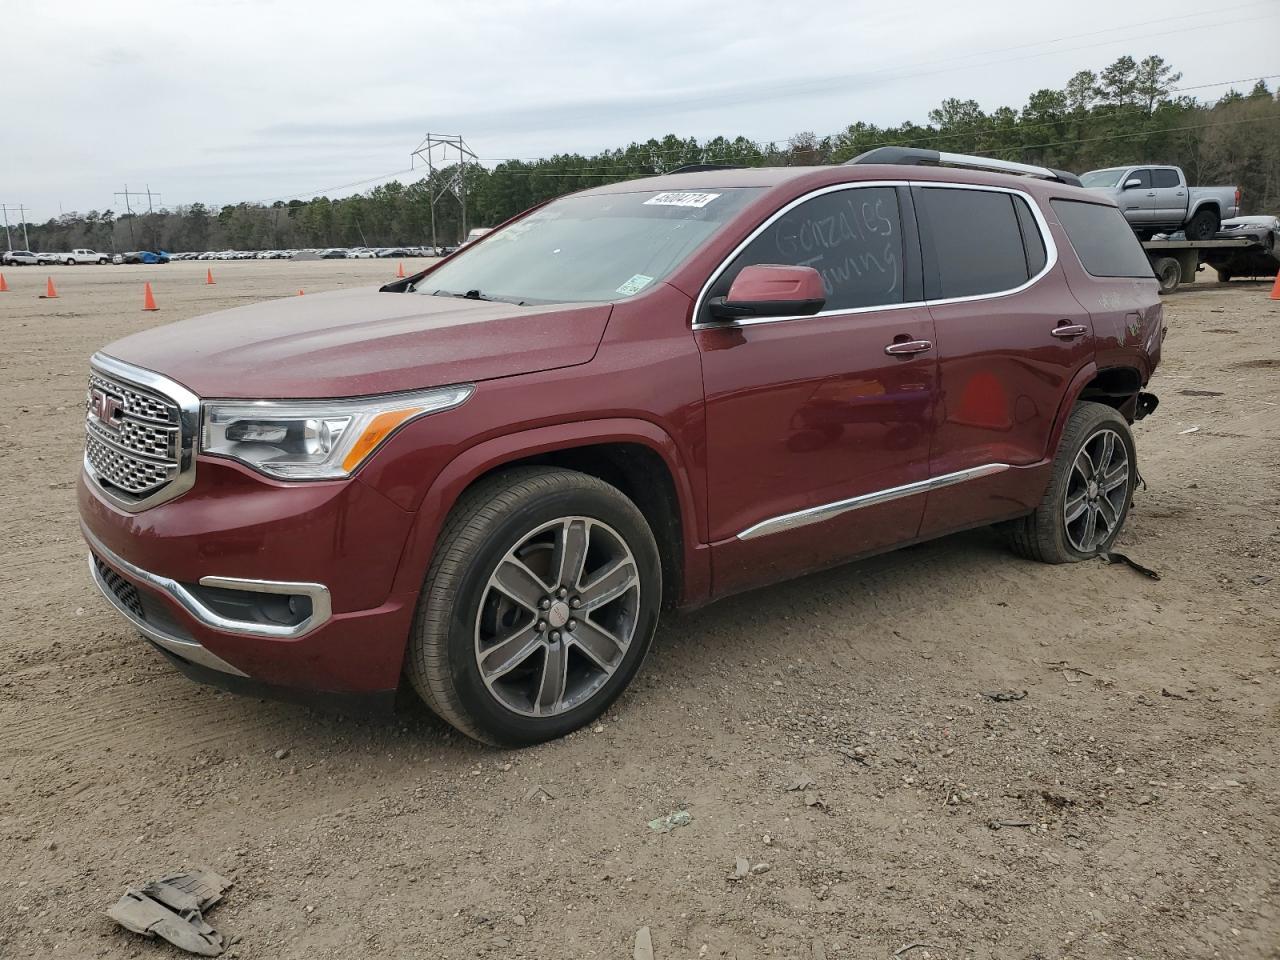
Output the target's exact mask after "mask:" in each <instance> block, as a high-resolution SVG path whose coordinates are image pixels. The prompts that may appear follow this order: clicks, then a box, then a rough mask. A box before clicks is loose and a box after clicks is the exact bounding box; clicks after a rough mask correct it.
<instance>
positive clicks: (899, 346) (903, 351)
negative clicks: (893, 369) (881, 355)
mask: <svg viewBox="0 0 1280 960" xmlns="http://www.w3.org/2000/svg"><path fill="white" fill-rule="evenodd" d="M932 349H933V341H932V340H895V341H894V342H893V343H891V344H889V345H888V346H887V347H885V348H884V352H885V353H887V354H889V356H891V357H909V356H911V355H912V354H913V353H924V351H926V350H932Z"/></svg>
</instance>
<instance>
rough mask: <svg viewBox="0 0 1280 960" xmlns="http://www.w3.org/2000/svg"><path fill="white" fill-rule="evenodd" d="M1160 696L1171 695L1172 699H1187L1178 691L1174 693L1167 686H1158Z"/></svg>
mask: <svg viewBox="0 0 1280 960" xmlns="http://www.w3.org/2000/svg"><path fill="white" fill-rule="evenodd" d="M1160 696H1162V697H1172V698H1173V699H1174V700H1185V699H1187V698H1186V697H1184V696H1183V695H1182V694H1180V693H1174V692H1173V691H1172V690H1170V689H1169V688H1168V687H1161V688H1160Z"/></svg>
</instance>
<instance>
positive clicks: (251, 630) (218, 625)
mask: <svg viewBox="0 0 1280 960" xmlns="http://www.w3.org/2000/svg"><path fill="white" fill-rule="evenodd" d="M81 530H82V532H83V533H84V538H85V540H87V541H88V542H89V546H90V547H91V548H92V549H93V551H94V553H96V554H97V555H98V556H99V557H101V558H102V559H103V560H105V561H106V562H107V563H109V564H110V565H111V566H113V567H116V568H118V569H119V570H122V571H124V572H125V573H127V574H128V575H129V576H131V577H133V578H134V579H135V580H139V581H141V582H142V583H145V584H146V585H147V586H149V587H152V588H154V589H156V590H159V591H160V592H161V593H164V594H167V595H168V596H169V597H170V599H172V600H173V601H174V602H175V603H176V604H178V606H180V607H181V608H182V609H183V610H185V611H186V612H187V613H188V614H190V615H191V616H192V617H194V618H195V619H196V620H197V621H198V622H200V623H201V624H203V625H204V626H206V627H209V628H210V629H211V630H220V631H222V632H223V633H233V634H236V635H237V636H242V637H263V638H268V639H272V640H293V639H296V638H298V637H301V636H305V635H306V634H308V633H311V632H312V631H313V630H315V629H317V628H318V627H320V626H321V625H322V624H324V623H326V622H327V621H328V620H329V618H330V617H331V616H332V615H333V603H332V600H331V598H330V596H329V588H328V587H326V586H325V585H324V584H323V583H307V582H290V581H283V580H248V579H243V578H241V577H201V578H200V585H201V586H203V587H220V588H223V589H227V590H248V591H251V592H254V593H276V594H279V593H287V594H299V595H302V596H306V597H309V598H310V600H311V615H310V616H309V617H307V619H305V620H303V621H302V622H301V623H297V624H294V625H293V626H286V625H284V624H271V623H254V622H253V621H249V620H235V619H232V618H231V617H224V616H223V615H222V614H220V613H218V612H217V611H216V610H211V609H210V608H209V607H207V606H206V605H205V604H204V603H202V602H201V601H200V599H199V598H198V597H197V596H195V595H194V594H193V593H192V592H191V591H190V590H188V589H187V588H186V587H184V586H183V585H182V584H181V583H179V582H178V581H176V580H172V579H170V578H169V577H165V576H161V575H160V574H158V573H152V572H151V571H149V570H144V569H142V568H141V567H139V566H136V565H134V564H132V563H130V562H129V561H128V560H125V559H124V558H122V557H120V556H117V555H116V554H115V553H113V552H112V551H111V550H109V549H107V548H106V547H105V546H103V544H102V542H101V541H100V540H99V539H98V538H97V537H95V536H94V535H93V534H92V533H90V532H89V529H88V528H87V527H85V526H84V525H83V524H81ZM100 586H101V584H100ZM131 619H132V618H131Z"/></svg>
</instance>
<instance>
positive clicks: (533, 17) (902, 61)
mask: <svg viewBox="0 0 1280 960" xmlns="http://www.w3.org/2000/svg"><path fill="white" fill-rule="evenodd" d="M1144 12H1145V14H1146V17H1144ZM1147 17H1149V18H1150V19H1149V21H1148V22H1147V23H1145V24H1144V23H1142V22H1141V21H1143V20H1144V19H1146V18H1147ZM0 27H2V28H3V30H2V34H3V36H4V45H3V51H4V60H5V63H6V66H7V68H8V69H7V71H6V75H5V77H4V85H3V89H4V91H5V94H4V96H3V98H0V201H3V202H4V203H7V204H17V203H24V204H26V205H27V207H28V208H29V210H30V211H31V212H30V213H29V214H28V218H29V219H30V220H32V221H33V222H39V221H43V220H44V219H47V218H48V217H50V216H57V215H58V213H59V212H60V211H67V212H70V211H72V210H79V211H86V210H89V209H98V210H102V209H106V208H111V209H115V210H117V211H121V210H123V209H124V203H123V200H122V198H117V197H115V196H114V194H115V192H117V191H120V190H123V189H124V187H125V184H126V183H127V184H128V186H129V189H131V190H141V189H144V188H145V187H146V186H147V185H148V184H149V185H150V187H151V189H152V190H153V191H154V192H156V193H158V194H160V195H161V196H162V197H163V202H164V205H166V206H174V205H177V204H183V203H191V202H193V201H197V200H199V201H203V202H205V203H210V204H222V203H230V202H236V201H241V200H265V201H269V200H274V199H277V198H280V199H290V198H292V197H294V196H298V197H301V198H303V199H306V198H309V197H311V196H313V195H315V194H316V193H319V192H326V193H328V194H329V195H330V196H337V195H342V194H346V193H351V192H355V190H357V189H361V188H364V189H367V186H364V187H354V186H347V185H350V184H353V183H355V182H356V181H365V180H371V179H373V178H382V179H387V178H388V177H387V176H386V175H388V174H391V173H393V172H395V171H398V170H401V169H404V168H407V167H408V166H409V154H410V152H411V151H412V150H413V149H414V148H415V147H416V146H417V145H418V143H419V142H420V141H421V139H422V137H423V135H424V134H425V133H426V132H427V131H428V130H431V131H433V132H441V133H450V134H454V133H461V134H462V135H463V136H465V137H466V138H467V141H468V143H469V144H470V146H471V147H472V148H473V149H474V150H475V151H476V153H478V154H479V155H480V156H481V157H482V158H500V157H524V158H534V157H538V156H544V155H548V154H551V153H555V152H559V151H574V150H576V151H587V152H592V151H595V150H598V149H602V148H606V147H613V146H622V145H625V144H627V143H629V142H631V141H632V140H645V139H648V138H649V137H651V136H662V135H663V134H665V133H669V132H671V133H676V134H679V135H682V136H696V137H698V138H699V139H704V138H706V137H710V136H715V135H719V134H723V135H725V136H730V137H732V136H736V135H738V134H743V135H746V136H748V137H751V138H753V139H757V140H778V141H783V140H785V139H786V138H787V137H788V136H790V135H791V134H792V133H795V132H796V131H799V130H813V131H815V132H817V133H818V134H820V135H821V134H824V133H831V132H835V131H837V130H840V129H842V128H843V127H844V126H845V125H847V124H849V123H851V122H854V121H857V120H865V121H868V122H873V123H880V124H885V123H897V122H900V121H903V120H907V119H911V120H916V121H920V122H923V121H924V120H925V116H926V114H927V112H928V111H929V109H930V108H932V107H934V106H935V105H937V103H938V102H939V101H940V100H942V99H943V98H945V97H960V98H973V99H976V100H978V101H979V102H980V103H981V104H982V106H983V107H984V108H985V109H992V108H994V107H996V106H1000V105H1002V104H1008V105H1010V106H1014V107H1021V106H1022V105H1023V104H1024V103H1025V101H1026V96H1027V94H1028V93H1030V92H1032V91H1033V90H1036V89H1038V88H1040V87H1060V86H1062V85H1063V84H1064V83H1065V82H1066V80H1067V78H1068V77H1069V76H1070V75H1071V74H1072V73H1074V72H1075V71H1076V70H1079V69H1082V68H1086V67H1087V68H1092V69H1098V68H1100V67H1102V66H1104V65H1106V64H1107V63H1109V62H1111V61H1112V60H1114V59H1115V58H1116V57H1117V56H1120V55H1121V54H1124V53H1130V54H1132V55H1134V56H1135V57H1141V56H1143V55H1146V54H1148V53H1158V54H1160V55H1162V56H1164V57H1165V58H1166V59H1167V60H1169V61H1170V62H1171V63H1172V64H1173V65H1174V66H1175V67H1176V68H1177V69H1179V70H1181V71H1182V72H1183V75H1184V76H1183V79H1182V82H1181V83H1180V84H1179V85H1180V86H1182V87H1197V86H1199V85H1202V84H1211V83H1215V82H1218V81H1225V80H1240V79H1243V78H1248V77H1254V76H1260V75H1264V74H1280V0H1254V2H1246V0H1221V3H1220V5H1219V6H1218V7H1217V9H1215V5H1214V4H1212V3H1209V2H1207V0H1162V2H1159V3H1147V4H1118V3H1115V2H1114V0H1074V2H1072V3H1056V4H1040V3H1028V2H1026V0H1021V2H1016V3H1009V2H995V0H968V2H957V0H910V2H898V3H885V2H883V0H878V2H864V0H843V2H841V0H702V2H699V0H680V2H676V0H646V2H643V3H636V2H627V3H617V2H609V0H594V2H590V0H547V2H535V0H527V2H509V0H450V2H442V0H413V2H407V0H406V2H396V0H362V2H333V0H155V2H153V0H132V2H128V3H124V2H115V0H113V2H103V0H56V2H54V0H0ZM1271 84H1272V86H1273V87H1274V86H1275V81H1271ZM1248 85H1249V84H1242V85H1241V86H1244V87H1247V86H1248ZM1225 89H1226V88H1225V87H1218V86H1213V87H1205V88H1204V89H1197V90H1192V91H1189V93H1190V94H1192V95H1196V96H1199V97H1201V98H1202V99H1213V98H1215V97H1217V96H1218V95H1219V94H1220V93H1221V92H1222V91H1223V90H1225ZM401 179H405V178H404V177H402V178H401ZM375 182H376V181H375ZM344 186H345V187H346V189H337V188H341V187H344ZM144 203H145V201H144ZM135 209H136V201H135Z"/></svg>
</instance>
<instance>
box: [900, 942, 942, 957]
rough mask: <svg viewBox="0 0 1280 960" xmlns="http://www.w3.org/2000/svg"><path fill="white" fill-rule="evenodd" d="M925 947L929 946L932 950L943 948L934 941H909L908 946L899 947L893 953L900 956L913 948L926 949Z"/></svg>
mask: <svg viewBox="0 0 1280 960" xmlns="http://www.w3.org/2000/svg"><path fill="white" fill-rule="evenodd" d="M924 948H929V949H931V950H941V949H942V948H941V947H939V946H937V945H936V944H932V943H908V944H907V945H906V946H902V947H899V948H898V949H897V950H895V951H893V955H894V956H895V957H900V956H902V955H903V954H904V953H910V952H911V951H912V950H919V949H924Z"/></svg>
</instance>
